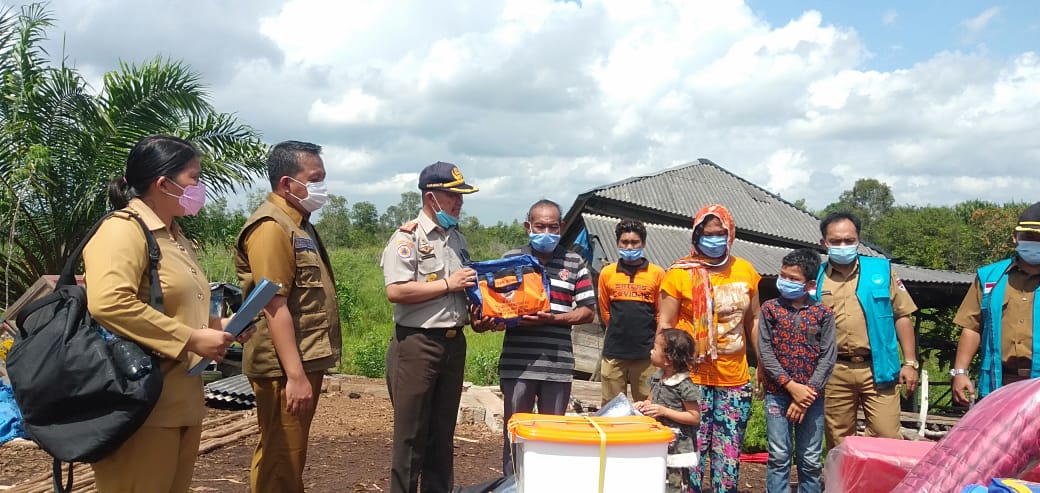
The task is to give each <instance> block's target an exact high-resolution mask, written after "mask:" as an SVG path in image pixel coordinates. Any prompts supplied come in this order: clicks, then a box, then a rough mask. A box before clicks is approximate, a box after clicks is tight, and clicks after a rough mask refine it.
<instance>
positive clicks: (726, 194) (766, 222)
mask: <svg viewBox="0 0 1040 493" xmlns="http://www.w3.org/2000/svg"><path fill="white" fill-rule="evenodd" d="M591 192H593V194H594V195H596V196H598V197H603V198H608V199H612V200H617V201H620V202H627V203H631V204H636V205H639V206H642V207H649V208H651V209H657V210H660V211H664V212H668V213H671V214H676V215H680V216H687V217H690V218H692V217H693V215H694V214H695V213H696V212H697V211H698V210H699V209H700V208H701V207H704V206H705V205H708V204H713V203H715V204H722V205H724V206H726V208H728V209H729V211H730V213H731V214H732V215H733V220H734V221H735V222H736V223H737V228H738V231H739V230H747V231H754V232H756V233H759V234H763V235H768V236H772V237H776V238H784V239H789V240H796V241H799V242H803V243H807V244H810V245H812V244H816V243H818V242H819V241H820V221H819V219H818V218H817V217H816V216H814V215H812V214H809V213H808V212H806V211H804V210H801V209H799V208H797V207H795V206H794V204H792V203H790V202H788V201H786V200H784V199H782V198H780V197H779V196H777V195H775V194H773V193H770V192H769V191H767V190H765V189H762V188H760V187H758V186H757V185H755V184H753V183H751V182H749V181H747V180H744V179H743V178H741V177H739V176H737V175H734V174H733V173H730V172H729V171H726V170H725V169H724V168H722V167H721V166H719V165H717V164H715V163H713V162H711V161H709V160H707V159H699V160H697V161H694V162H692V163H689V164H685V165H682V166H679V167H675V168H671V169H667V170H664V171H661V172H659V173H656V174H653V175H648V176H639V177H633V178H629V179H626V180H623V181H620V182H616V183H611V184H609V185H604V186H602V187H599V188H596V189H593V190H591Z"/></svg>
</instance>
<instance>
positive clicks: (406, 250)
mask: <svg viewBox="0 0 1040 493" xmlns="http://www.w3.org/2000/svg"><path fill="white" fill-rule="evenodd" d="M397 256H398V257H401V258H403V259H408V258H412V247H411V245H398V246H397Z"/></svg>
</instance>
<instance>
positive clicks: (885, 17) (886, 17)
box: [881, 9, 899, 26]
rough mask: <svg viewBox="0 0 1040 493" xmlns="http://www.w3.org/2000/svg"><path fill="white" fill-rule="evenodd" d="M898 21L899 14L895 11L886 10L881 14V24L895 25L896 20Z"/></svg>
mask: <svg viewBox="0 0 1040 493" xmlns="http://www.w3.org/2000/svg"><path fill="white" fill-rule="evenodd" d="M898 19H899V13H898V12H896V11H895V10H891V9H889V10H886V11H885V13H884V14H881V24H883V25H886V26H892V25H895V23H896V20H898Z"/></svg>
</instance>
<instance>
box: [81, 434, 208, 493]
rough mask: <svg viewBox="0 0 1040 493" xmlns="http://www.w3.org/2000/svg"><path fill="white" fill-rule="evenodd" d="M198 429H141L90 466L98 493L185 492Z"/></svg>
mask: <svg viewBox="0 0 1040 493" xmlns="http://www.w3.org/2000/svg"><path fill="white" fill-rule="evenodd" d="M201 436H202V426H188V427H180V428H161V427H152V426H142V427H141V428H140V429H139V430H137V432H136V433H134V434H133V435H131V436H130V439H129V440H127V441H126V442H125V443H123V445H122V446H121V447H119V449H117V450H116V451H115V452H114V453H113V454H112V455H109V456H108V457H105V458H104V459H101V460H99V461H97V462H95V463H93V464H91V465H90V467H91V468H93V469H94V482H95V483H96V484H97V490H98V491H100V492H101V493H186V492H187V491H188V487H189V486H191V475H192V472H193V471H194V469H195V458H196V457H198V455H199V440H200V438H201Z"/></svg>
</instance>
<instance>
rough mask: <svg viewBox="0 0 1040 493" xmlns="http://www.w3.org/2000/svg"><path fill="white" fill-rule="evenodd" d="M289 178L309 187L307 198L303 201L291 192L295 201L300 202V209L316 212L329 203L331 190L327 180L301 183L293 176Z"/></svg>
mask: <svg viewBox="0 0 1040 493" xmlns="http://www.w3.org/2000/svg"><path fill="white" fill-rule="evenodd" d="M288 178H289V179H290V180H292V181H295V182H296V183H299V184H300V185H303V186H305V187H307V196H306V197H304V198H302V199H301V198H299V197H297V196H295V195H293V194H292V192H289V195H292V196H293V198H294V199H296V200H299V201H300V207H303V208H304V209H306V210H307V212H314V211H316V210H318V209H321V206H323V205H325V202H328V200H329V188H328V186H326V185H325V180H322V181H312V182H309V183H301V182H300V181H299V180H296V179H294V178H293V177H291V176H290V177H288Z"/></svg>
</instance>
